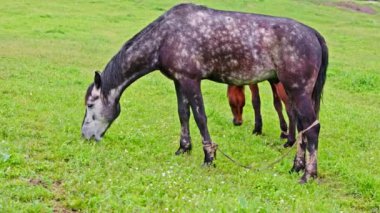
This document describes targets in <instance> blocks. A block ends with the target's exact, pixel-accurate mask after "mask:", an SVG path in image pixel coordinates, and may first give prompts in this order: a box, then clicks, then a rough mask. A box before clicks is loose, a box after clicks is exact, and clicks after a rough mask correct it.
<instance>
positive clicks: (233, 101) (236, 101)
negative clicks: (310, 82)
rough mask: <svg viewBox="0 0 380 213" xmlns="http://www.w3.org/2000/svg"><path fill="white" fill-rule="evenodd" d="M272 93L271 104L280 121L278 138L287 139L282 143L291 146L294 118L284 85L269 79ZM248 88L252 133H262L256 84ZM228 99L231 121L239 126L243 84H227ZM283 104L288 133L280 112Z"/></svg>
mask: <svg viewBox="0 0 380 213" xmlns="http://www.w3.org/2000/svg"><path fill="white" fill-rule="evenodd" d="M269 84H270V86H271V89H272V94H273V105H274V108H275V110H276V112H277V115H278V119H279V122H280V128H281V134H280V138H284V139H288V141H287V142H286V143H285V144H284V147H289V146H292V145H293V144H294V142H295V125H296V124H295V118H294V116H292V115H293V113H292V112H291V111H290V110H291V107H290V103H289V101H288V96H287V94H286V92H285V89H284V86H283V85H282V84H281V83H280V82H274V81H269ZM249 88H250V90H251V94H252V106H253V110H254V113H255V127H254V129H253V131H252V134H256V135H261V134H262V126H263V124H262V117H261V100H260V92H259V87H258V84H250V85H249ZM227 96H228V101H229V104H230V107H231V112H232V115H233V119H232V122H233V124H234V125H235V126H240V125H241V124H242V123H243V108H244V105H245V95H244V86H235V85H228V88H227ZM281 101H282V102H283V103H284V105H285V109H286V111H287V113H288V117H289V133H288V132H287V131H288V126H287V124H286V121H285V119H284V115H283V114H282V104H281Z"/></svg>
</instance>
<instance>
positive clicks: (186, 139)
mask: <svg viewBox="0 0 380 213" xmlns="http://www.w3.org/2000/svg"><path fill="white" fill-rule="evenodd" d="M175 89H176V93H177V103H178V116H179V121H180V123H181V139H180V141H179V148H178V150H177V151H176V153H175V154H176V155H180V154H182V153H186V152H190V151H191V148H192V146H191V138H190V129H189V117H190V105H189V100H188V99H187V98H186V97H185V94H184V91H182V89H181V86H180V85H179V83H178V82H175Z"/></svg>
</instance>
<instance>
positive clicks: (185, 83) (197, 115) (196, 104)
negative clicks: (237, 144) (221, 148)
mask: <svg viewBox="0 0 380 213" xmlns="http://www.w3.org/2000/svg"><path fill="white" fill-rule="evenodd" d="M178 86H179V87H180V91H181V92H183V95H184V96H185V97H186V98H187V100H188V101H189V103H190V106H191V109H192V111H193V115H194V119H195V122H196V123H197V126H198V129H199V131H200V133H201V135H202V143H203V151H204V153H205V158H204V163H205V164H207V165H209V164H212V162H213V160H214V159H215V157H216V149H217V145H216V144H215V143H213V142H212V141H211V137H210V133H209V131H208V127H207V117H206V113H205V108H204V104H203V98H202V93H201V84H200V80H193V79H188V78H185V79H181V81H180V82H179V85H178ZM180 117H181V116H180Z"/></svg>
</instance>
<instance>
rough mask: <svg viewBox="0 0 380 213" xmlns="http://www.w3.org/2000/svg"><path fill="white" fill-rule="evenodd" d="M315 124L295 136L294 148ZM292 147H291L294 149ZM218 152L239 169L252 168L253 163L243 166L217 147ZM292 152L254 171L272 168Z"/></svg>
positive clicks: (315, 122)
mask: <svg viewBox="0 0 380 213" xmlns="http://www.w3.org/2000/svg"><path fill="white" fill-rule="evenodd" d="M317 124H319V121H318V120H315V121H314V123H312V124H311V125H310V126H309V127H308V128H306V129H304V130H302V131H301V132H299V133H298V135H297V140H296V143H295V144H296V146H297V144H299V143H301V142H302V135H303V134H304V133H305V132H307V131H309V130H310V129H311V128H313V127H314V126H316V125H317ZM296 146H294V145H293V147H296ZM218 150H219V152H220V153H222V155H224V156H225V157H226V158H228V159H229V160H230V161H231V162H233V163H234V164H236V165H238V166H240V167H243V168H246V169H250V170H251V169H253V168H254V167H253V166H252V164H253V163H251V164H249V165H243V164H241V163H240V162H238V161H236V160H234V159H233V158H231V157H230V156H229V155H227V154H226V153H225V152H223V151H222V150H221V149H220V147H219V146H218ZM291 151H292V149H289V150H288V151H287V152H285V153H284V154H282V155H281V156H280V157H279V158H277V159H276V160H275V161H273V162H271V163H269V164H267V165H266V166H263V167H261V168H257V169H256V171H262V170H265V169H268V168H270V167H272V166H273V165H275V164H276V163H278V162H280V161H281V160H282V159H284V158H285V157H286V156H288V155H289V153H290V152H291Z"/></svg>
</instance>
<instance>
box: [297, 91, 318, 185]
mask: <svg viewBox="0 0 380 213" xmlns="http://www.w3.org/2000/svg"><path fill="white" fill-rule="evenodd" d="M294 104H295V107H296V111H297V117H298V119H299V122H300V123H301V126H302V128H303V129H304V130H306V129H308V130H307V131H305V132H304V133H303V135H304V137H306V141H307V143H306V150H307V153H306V155H307V156H306V159H305V160H306V165H305V173H304V175H303V176H302V178H301V180H300V183H306V182H307V181H308V180H309V179H311V178H316V177H317V150H318V135H319V129H320V125H319V124H316V125H314V126H313V127H311V128H310V126H311V125H313V123H314V122H315V121H316V119H317V118H316V115H315V112H314V107H313V102H312V100H311V98H310V97H308V96H299V97H297V98H296V99H295V102H294ZM302 148H303V149H305V148H304V147H302ZM296 157H297V156H296ZM295 166H296V165H295Z"/></svg>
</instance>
